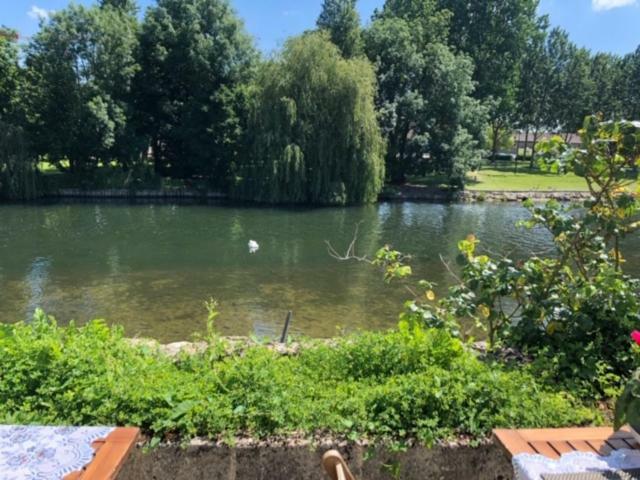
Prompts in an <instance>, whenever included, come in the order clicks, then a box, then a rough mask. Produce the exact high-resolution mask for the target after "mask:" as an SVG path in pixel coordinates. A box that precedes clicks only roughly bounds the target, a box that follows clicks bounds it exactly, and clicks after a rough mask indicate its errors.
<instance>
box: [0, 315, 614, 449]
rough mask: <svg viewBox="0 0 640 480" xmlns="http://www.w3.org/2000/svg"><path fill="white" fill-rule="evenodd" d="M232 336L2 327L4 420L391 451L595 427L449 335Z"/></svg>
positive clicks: (568, 400)
mask: <svg viewBox="0 0 640 480" xmlns="http://www.w3.org/2000/svg"><path fill="white" fill-rule="evenodd" d="M234 342H235V343H232V342H230V341H228V340H226V339H224V338H221V337H218V336H217V335H215V334H213V333H212V332H211V330H209V331H208V333H207V335H206V337H205V338H201V339H200V340H199V343H196V344H192V345H195V346H196V348H193V349H192V348H190V347H188V346H187V344H182V348H180V349H178V350H180V351H173V352H172V354H171V355H168V354H167V353H168V352H167V351H166V350H162V349H161V348H160V347H159V346H158V345H157V344H155V343H153V342H148V341H142V340H137V341H132V340H129V339H126V338H124V336H123V332H122V330H121V329H120V328H118V327H108V326H106V324H104V323H103V322H101V321H94V322H91V323H89V324H87V325H85V326H75V325H70V326H66V327H61V326H58V325H57V324H56V322H55V320H54V319H52V318H51V317H48V316H46V315H45V314H44V313H43V312H37V313H36V316H35V318H34V320H33V321H32V322H30V323H17V324H11V325H1V326H0V351H2V352H4V353H5V354H3V355H2V356H1V357H0V367H1V371H2V372H3V378H4V381H3V382H2V384H1V385H0V400H1V402H0V420H1V421H3V422H11V423H26V424H29V423H47V424H54V425H56V424H65V423H73V424H82V425H96V424H117V425H137V426H140V427H142V429H143V431H144V432H145V433H146V434H147V435H148V436H149V437H150V438H151V440H150V445H151V446H155V445H158V444H159V443H160V442H161V441H169V442H175V441H179V442H188V440H189V439H191V438H194V437H202V438H206V439H209V440H213V441H220V442H223V443H228V444H232V443H233V442H234V439H235V438H255V439H271V438H287V437H291V436H293V437H297V438H304V439H314V438H322V437H326V436H333V437H335V438H340V439H342V440H346V441H356V440H360V441H371V442H379V443H380V444H391V445H397V446H398V447H400V446H402V445H405V446H407V445H411V444H420V445H426V446H432V445H434V444H437V443H440V442H446V441H456V440H459V439H466V440H467V441H469V442H471V443H472V444H479V443H480V442H481V441H482V440H483V439H486V438H487V437H488V435H489V434H490V432H491V429H492V428H495V427H496V426H520V427H532V428H533V427H537V426H541V425H545V426H567V425H591V424H602V423H603V422H604V415H603V412H602V411H600V410H599V409H598V408H597V406H596V405H595V404H591V405H590V404H589V403H588V402H582V401H580V400H578V399H577V398H576V397H573V396H572V395H571V394H569V393H567V392H562V391H561V390H560V389H559V387H557V386H556V387H555V388H554V387H553V386H552V385H545V384H543V383H541V382H539V381H538V380H536V378H535V375H534V374H533V373H532V372H531V371H530V370H529V368H528V367H527V366H526V365H515V364H513V365H508V364H502V363H500V362H498V361H494V360H492V359H491V358H490V357H486V358H482V357H481V356H480V354H478V353H474V352H473V351H472V350H471V349H470V348H469V347H468V346H467V345H465V344H464V343H463V342H462V341H461V340H458V339H455V338H453V337H452V336H451V335H450V334H449V333H447V332H446V331H444V330H437V329H428V330H420V331H419V332H418V331H407V330H404V331H403V330H402V329H400V330H398V331H389V332H386V333H372V332H364V333H361V334H358V335H354V336H347V337H342V338H336V339H333V340H330V341H320V340H303V341H302V344H297V345H303V347H297V346H296V344H292V343H289V344H288V345H271V346H269V345H264V344H261V343H260V342H251V341H250V342H244V341H239V340H237V339H236V340H235V341H234ZM278 349H280V350H278ZM132 379H135V381H134V382H132V381H131V380H132Z"/></svg>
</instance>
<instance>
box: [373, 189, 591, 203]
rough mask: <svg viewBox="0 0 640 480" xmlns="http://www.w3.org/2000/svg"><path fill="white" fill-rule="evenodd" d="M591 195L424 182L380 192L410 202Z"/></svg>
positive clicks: (583, 197)
mask: <svg viewBox="0 0 640 480" xmlns="http://www.w3.org/2000/svg"><path fill="white" fill-rule="evenodd" d="M589 198H590V194H589V192H582V191H556V190H530V191H523V190H513V191H510V190H495V191H491V190H462V191H460V190H448V189H443V188H434V187H430V186H427V185H412V184H407V185H400V186H393V187H391V186H388V187H387V188H386V189H385V191H384V192H383V193H382V194H381V195H380V200H383V201H412V202H417V201H418V202H419V201H422V202H466V203H477V202H523V201H525V200H533V201H534V202H546V201H548V200H558V201H561V202H567V201H580V200H587V199H589Z"/></svg>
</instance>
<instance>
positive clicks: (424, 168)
mask: <svg viewBox="0 0 640 480" xmlns="http://www.w3.org/2000/svg"><path fill="white" fill-rule="evenodd" d="M449 21H450V15H449V13H448V12H446V11H439V10H438V9H437V6H436V2H435V1H427V2H422V1H415V2H413V1H410V2H401V1H387V2H386V3H385V6H384V8H383V10H382V11H381V12H378V13H377V14H376V15H375V17H374V21H373V23H372V25H371V27H370V28H369V29H368V30H367V31H366V33H365V47H366V53H367V55H368V57H369V58H370V59H371V61H372V62H374V63H375V65H376V68H377V74H378V110H379V111H380V116H381V125H382V127H383V131H384V133H385V135H386V136H387V142H388V145H389V148H388V152H387V160H386V163H387V172H388V175H389V178H390V180H391V181H393V182H400V183H401V182H404V181H405V180H406V176H407V175H409V174H418V175H424V174H425V173H427V172H442V173H445V174H446V175H447V176H448V177H449V178H450V180H451V183H453V184H457V185H458V186H460V185H462V184H463V183H464V174H465V172H466V171H467V170H469V168H470V167H471V166H472V165H473V162H474V161H476V160H478V159H479V158H480V156H481V151H480V147H481V145H482V139H483V136H484V130H485V128H484V127H485V113H486V112H485V109H484V108H482V107H481V106H480V104H479V103H478V102H477V101H475V100H473V99H472V98H471V95H472V93H473V91H474V84H473V82H472V75H473V69H474V66H473V63H472V61H471V59H470V58H468V57H467V56H465V55H460V54H457V53H455V52H454V50H453V49H452V48H450V47H449V46H448V45H447V42H448V39H447V30H448V25H449Z"/></svg>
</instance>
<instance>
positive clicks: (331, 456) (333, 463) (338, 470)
mask: <svg viewBox="0 0 640 480" xmlns="http://www.w3.org/2000/svg"><path fill="white" fill-rule="evenodd" d="M322 466H323V467H324V470H325V471H326V472H327V474H329V476H330V477H331V480H356V479H355V477H354V476H353V474H352V473H351V471H350V470H349V467H348V466H347V462H345V461H344V458H342V455H340V452H338V451H337V450H329V451H328V452H327V453H325V454H324V456H323V457H322Z"/></svg>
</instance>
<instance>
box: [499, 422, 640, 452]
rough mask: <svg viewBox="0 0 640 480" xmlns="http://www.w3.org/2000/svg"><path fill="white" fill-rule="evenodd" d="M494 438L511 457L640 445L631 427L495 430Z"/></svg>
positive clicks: (635, 447)
mask: <svg viewBox="0 0 640 480" xmlns="http://www.w3.org/2000/svg"><path fill="white" fill-rule="evenodd" d="M493 435H494V438H495V439H496V440H497V442H498V444H499V445H501V446H502V447H503V449H504V450H505V453H506V454H507V455H508V457H509V460H511V459H512V458H513V457H514V456H515V455H519V454H521V453H532V454H540V455H543V456H545V457H549V458H551V459H554V460H555V459H558V458H560V455H562V454H564V453H569V452H574V451H578V452H590V453H597V454H599V455H603V456H606V455H609V454H610V453H611V452H612V451H614V450H620V449H624V448H633V449H637V450H640V446H639V445H638V443H637V442H636V440H635V439H634V438H633V436H632V435H631V433H630V432H629V431H628V430H627V429H622V430H620V431H618V432H615V431H614V430H613V429H612V428H559V429H540V430H526V429H525V430H494V431H493Z"/></svg>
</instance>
